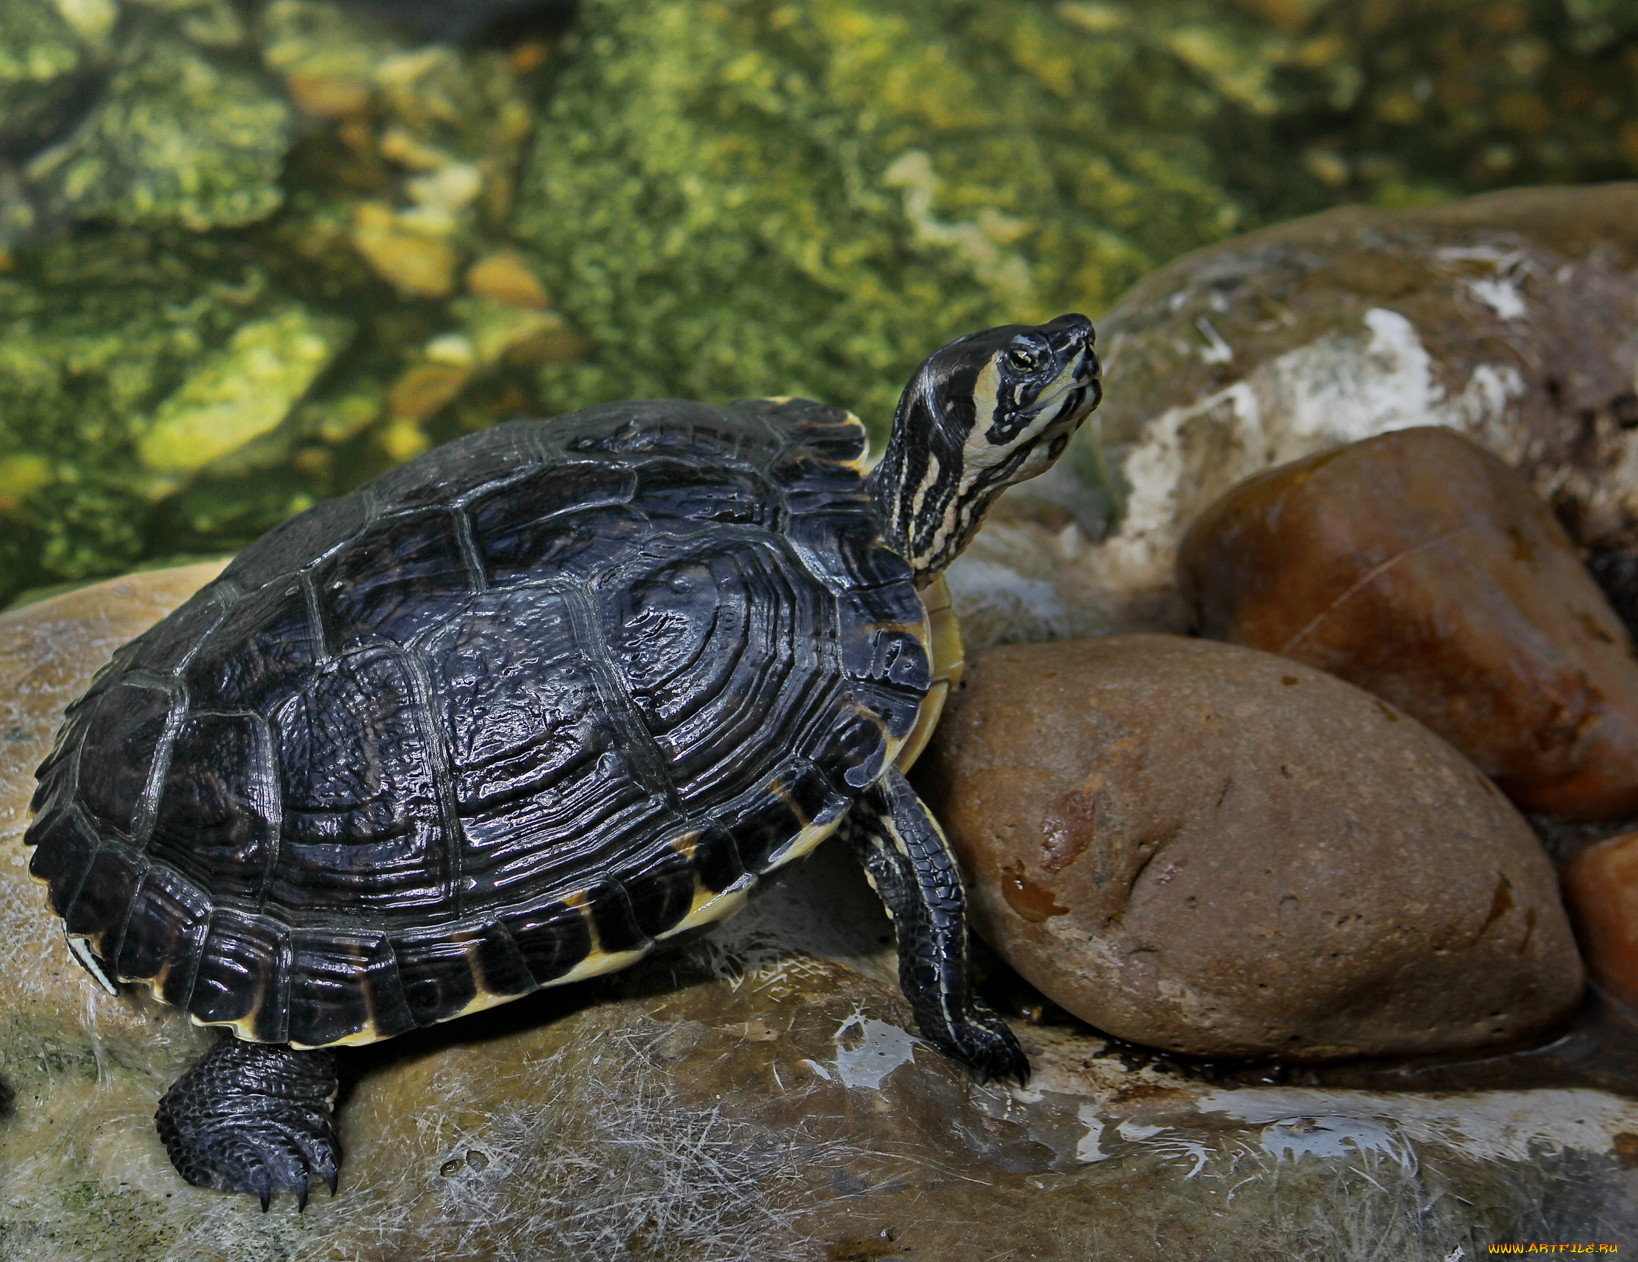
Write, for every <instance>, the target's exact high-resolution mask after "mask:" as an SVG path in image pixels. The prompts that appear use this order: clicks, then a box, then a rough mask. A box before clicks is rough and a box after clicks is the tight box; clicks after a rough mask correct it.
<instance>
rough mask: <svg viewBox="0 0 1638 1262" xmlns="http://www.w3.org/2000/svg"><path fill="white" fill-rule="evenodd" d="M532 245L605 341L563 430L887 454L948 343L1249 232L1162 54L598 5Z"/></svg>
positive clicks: (883, 13)
mask: <svg viewBox="0 0 1638 1262" xmlns="http://www.w3.org/2000/svg"><path fill="white" fill-rule="evenodd" d="M582 22H583V27H582V30H581V33H580V35H579V36H578V41H579V42H578V44H577V46H576V49H575V51H574V53H573V55H572V57H571V59H570V61H569V64H568V66H567V69H566V70H565V71H564V74H563V76H562V78H561V80H560V81H559V83H558V84H557V86H556V91H555V93H554V96H553V98H552V100H551V101H550V102H549V104H548V105H547V107H546V110H545V114H544V119H543V124H542V128H541V132H540V134H539V137H538V141H537V146H536V150H535V159H534V163H533V165H532V168H531V170H530V172H529V174H528V176H527V177H526V181H527V182H526V185H525V199H526V200H525V202H524V205H523V206H522V207H521V208H520V212H519V216H518V228H519V230H520V232H521V233H522V234H523V235H525V236H526V237H527V239H529V240H530V241H531V242H532V243H533V245H534V246H535V247H536V249H537V251H538V257H539V259H540V261H541V268H542V272H543V276H544V278H545V279H546V281H547V284H548V287H549V288H551V290H552V291H553V292H554V293H556V294H559V295H560V296H561V300H562V303H563V305H564V307H565V310H566V311H567V312H568V314H569V315H570V316H571V317H572V318H573V319H574V320H575V322H576V323H577V324H578V325H579V327H580V328H581V329H583V330H584V331H585V332H587V333H588V334H590V336H591V339H592V341H593V343H594V349H593V353H592V356H591V358H590V359H589V361H588V362H586V363H583V364H575V363H569V364H553V365H549V366H548V367H546V368H545V369H543V371H542V374H541V382H540V389H541V393H542V395H543V396H544V398H545V401H546V402H547V403H548V405H549V406H550V407H553V408H558V407H570V406H576V405H580V404H584V403H586V402H591V401H594V400H597V399H601V398H612V397H620V396H630V395H650V394H661V395H681V396H685V397H700V398H707V399H718V398H722V397H724V396H731V395H736V394H748V393H802V394H810V395H814V396H816V397H820V398H825V399H829V400H834V401H837V402H842V403H846V404H847V405H849V406H851V407H853V408H855V410H858V411H860V412H861V414H862V415H865V416H866V418H867V419H868V420H870V421H871V422H872V423H873V424H874V425H875V427H876V430H877V433H878V434H879V433H880V432H881V431H882V427H883V426H884V425H885V423H886V420H887V419H888V418H889V417H890V416H891V414H892V408H893V403H894V401H895V399H896V396H897V392H898V389H899V387H900V386H901V385H902V382H903V380H904V378H905V377H906V376H907V375H908V373H909V371H910V370H911V369H912V368H913V367H914V366H915V364H916V363H917V362H918V361H919V360H920V359H921V358H923V357H924V356H925V355H926V354H928V353H929V352H930V351H931V350H932V349H933V348H935V347H936V346H938V345H939V344H940V343H942V342H943V341H946V340H948V339H949V338H950V337H952V336H955V335H957V334H959V333H962V332H965V331H968V330H970V329H973V328H977V327H982V326H984V325H987V324H994V323H999V322H1002V321H1005V320H1010V319H1038V318H1044V317H1047V316H1050V315H1053V314H1056V313H1057V312H1058V311H1060V310H1063V309H1068V308H1076V309H1079V308H1085V307H1091V308H1097V307H1100V306H1102V305H1104V304H1105V303H1107V302H1108V301H1110V300H1111V299H1112V298H1113V297H1114V295H1115V294H1116V293H1118V292H1119V291H1120V290H1121V289H1122V288H1124V287H1125V286H1126V285H1127V284H1129V283H1131V282H1132V281H1133V280H1135V279H1136V278H1137V277H1138V276H1139V275H1141V274H1142V273H1143V272H1144V271H1145V270H1147V269H1148V268H1149V267H1151V266H1153V265H1154V264H1155V263H1156V262H1157V261H1159V260H1160V259H1163V258H1167V257H1170V256H1171V255H1173V254H1176V253H1178V252H1179V251H1182V250H1186V249H1189V248H1191V247H1193V246H1196V245H1199V244H1202V243H1203V242H1205V241H1208V240H1213V239H1216V238H1217V237H1219V236H1221V235H1224V234H1226V233H1227V232H1229V231H1231V230H1232V229H1233V228H1235V227H1236V226H1238V225H1239V224H1240V223H1241V216H1240V211H1239V208H1238V206H1237V204H1236V202H1235V200H1234V199H1233V197H1232V196H1231V195H1229V194H1228V193H1226V192H1225V191H1224V190H1223V189H1222V188H1221V187H1220V182H1219V181H1218V180H1217V179H1216V178H1215V176H1216V173H1215V171H1214V169H1213V162H1212V156H1211V152H1210V147H1209V144H1208V141H1207V139H1206V133H1209V132H1210V131H1212V130H1213V128H1214V124H1213V123H1212V121H1211V120H1212V119H1213V118H1214V117H1215V116H1216V114H1217V113H1218V112H1219V110H1220V109H1221V108H1222V106H1223V102H1222V100H1221V99H1220V98H1219V97H1217V96H1216V95H1214V94H1212V93H1210V92H1207V91H1202V90H1199V89H1197V88H1195V87H1194V86H1193V85H1191V84H1188V83H1179V82H1178V80H1177V76H1176V75H1175V74H1174V75H1171V76H1169V77H1168V75H1167V74H1166V73H1165V72H1166V69H1167V63H1168V55H1167V54H1166V53H1165V52H1164V50H1161V49H1157V48H1154V47H1151V46H1148V45H1138V46H1131V45H1121V44H1115V43H1113V42H1110V41H1107V40H1102V39H1099V38H1097V37H1094V36H1092V35H1090V34H1088V33H1087V32H1085V31H1083V30H1081V29H1079V28H1078V27H1076V26H1075V25H1074V24H1073V23H1071V22H1067V21H1065V20H1064V19H1063V18H1062V17H1061V16H1059V15H1058V14H1057V13H1056V12H1055V11H1054V10H1053V9H1051V8H1047V7H1044V6H1038V5H1025V6H1020V5H1015V4H1004V3H1000V2H999V0H966V2H964V3H952V4H949V5H945V6H941V7H940V8H939V10H938V11H936V12H934V11H931V10H928V9H926V8H925V6H921V5H918V4H915V3H912V2H910V0H846V2H843V3H837V4H829V5H824V6H806V5H798V4H787V3H771V2H766V0H739V2H734V3H718V4H709V5H695V4H689V3H684V2H683V0H640V2H638V3H631V4H619V5H616V4H612V3H590V4H587V5H586V6H585V9H584V10H583V13H582Z"/></svg>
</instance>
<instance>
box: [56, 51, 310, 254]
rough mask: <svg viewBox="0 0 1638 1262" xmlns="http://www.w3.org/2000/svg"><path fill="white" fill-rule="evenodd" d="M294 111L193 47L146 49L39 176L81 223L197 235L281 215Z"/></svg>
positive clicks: (255, 81)
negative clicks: (282, 174)
mask: <svg viewBox="0 0 1638 1262" xmlns="http://www.w3.org/2000/svg"><path fill="white" fill-rule="evenodd" d="M290 119H291V115H290V107H289V106H288V105H287V104H286V103H285V102H284V101H283V100H282V99H281V98H280V97H279V96H277V95H276V94H274V93H273V92H272V91H271V90H270V89H269V87H268V86H267V85H266V84H265V83H263V82H262V80H261V79H260V78H259V77H258V76H256V75H254V74H251V73H249V72H248V71H246V70H244V69H242V68H240V67H238V66H236V65H234V64H232V63H230V62H227V61H224V60H219V59H216V58H214V57H212V56H210V55H209V54H207V53H206V52H204V51H203V50H201V49H198V48H195V47H193V46H191V45H189V44H187V43H185V42H183V41H180V40H175V39H169V38H164V37H155V38H154V39H152V40H151V41H142V42H140V43H139V45H138V46H137V47H136V48H135V49H134V50H133V51H132V52H131V53H130V54H128V57H127V60H126V61H125V63H124V64H123V65H122V66H120V67H119V69H118V70H116V71H115V72H114V74H113V76H112V78H111V79H110V81H109V83H108V85H107V89H106V95H105V99H104V101H103V103H102V105H101V106H100V107H99V108H97V109H96V110H95V111H94V113H93V115H92V117H91V118H90V119H89V120H88V121H87V123H86V124H85V125H84V126H83V127H82V128H80V129H79V130H78V131H77V132H76V133H75V135H74V136H73V137H72V138H71V139H70V140H68V141H65V142H64V143H63V144H62V145H61V146H59V147H57V148H55V149H51V150H48V151H46V152H45V153H43V154H41V155H40V156H39V157H38V158H36V159H35V160H34V162H33V163H32V164H31V166H30V168H29V172H28V173H29V175H30V177H31V178H32V179H33V180H34V182H35V183H36V184H37V185H39V186H40V187H41V188H42V189H43V190H44V192H45V198H46V200H47V202H48V203H50V204H53V205H56V206H59V207H62V208H64V209H66V210H69V211H71V212H72V213H73V214H74V216H75V217H78V218H98V219H104V218H105V219H109V220H112V221H113V222H115V223H118V224H123V225H127V226H132V227H153V226H160V225H166V224H173V223H175V224H181V225H182V226H184V227H186V228H190V229H193V230H195V231H203V230H206V229H209V228H214V227H219V226H224V225H239V224H247V223H252V222H254V221H256V220H258V219H262V218H265V217H266V216H267V215H269V214H271V213H272V212H273V211H274V210H276V209H277V208H278V206H279V203H280V201H281V200H282V197H283V194H282V190H281V188H280V185H279V167H280V164H281V162H282V161H283V158H284V153H285V149H286V147H287V144H288V136H287V132H288V129H289V125H290Z"/></svg>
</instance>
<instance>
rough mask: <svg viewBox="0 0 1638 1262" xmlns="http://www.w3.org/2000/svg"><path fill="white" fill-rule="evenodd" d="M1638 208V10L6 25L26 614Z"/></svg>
mask: <svg viewBox="0 0 1638 1262" xmlns="http://www.w3.org/2000/svg"><path fill="white" fill-rule="evenodd" d="M1634 174H1638V5H1634V4H1632V3H1630V0H1414V2H1412V0H939V3H935V4H929V3H927V0H824V2H823V3H816V2H813V0H803V2H800V3H798V2H794V0H793V2H790V3H786V2H782V0H621V2H620V3H615V2H614V0H584V2H583V3H581V4H579V5H578V6H576V5H571V4H568V3H564V2H562V0H555V2H540V0H535V2H532V3H531V2H529V0H462V2H461V3H435V2H433V0H368V2H366V0H349V2H341V0H263V2H250V0H0V606H4V605H5V604H7V603H12V602H15V601H17V600H19V599H26V598H28V597H29V596H31V595H37V594H40V593H41V592H43V591H47V590H51V589H53V588H55V587H58V586H60V585H63V584H70V583H77V582H81V581H84V580H87V579H91V578H96V577H101V576H104V575H109V574H114V573H118V572H121V571H125V570H128V569H131V568H133V567H137V566H142V565H149V564H156V563H163V562H170V561H173V560H176V559H180V558H185V557H190V556H201V555H214V554H220V553H222V552H226V551H231V550H233V549H235V548H237V547H239V546H241V545H242V544H244V543H245V542H247V541H248V540H250V539H252V538H254V537H255V536H256V535H258V534H260V533H261V532H262V531H264V530H266V529H267V528H268V527H270V526H272V525H273V524H274V523H276V522H277V521H279V520H281V519H283V518H284V517H286V516H288V515H290V514H291V513H294V512H296V511H299V510H300V509H302V508H305V507H306V506H308V505H310V504H312V503H313V502H315V501H316V500H318V499H322V498H324V497H326V496H330V495H334V494H336V493H338V492H341V491H344V490H346V489H348V488H349V487H351V486H353V485H356V484H357V483H358V482H360V481H362V480H364V479H365V478H367V477H369V476H371V475H372V474H374V473H377V472H379V471H380V470H381V469H383V468H385V467H388V466H390V465H391V464H394V463H397V462H399V461H402V460H405V459H407V458H410V457H412V456H414V455H416V454H418V453H419V452H421V451H423V450H425V449H426V448H427V447H429V446H430V445H432V444H435V443H438V442H441V441H444V440H447V439H449V438H451V437H454V436H456V435H459V434H461V433H463V432H467V431H470V430H474V429H478V428H481V427H483V426H486V425H489V424H492V423H494V422H496V421H498V420H503V419H507V418H511V417H515V416H520V415H538V416H545V415H551V414H553V413H556V412H561V411H566V410H569V409H572V408H576V407H580V406H584V405H586V404H589V403H593V402H597V401H600V400H604V399H610V398H621V397H639V396H656V395H680V396H690V397H697V398H702V399H706V400H712V401H720V400H724V399H728V398H733V397H737V396H743V395H748V394H759V393H778V394H806V395H810V396H813V397H817V398H821V399H825V400H827V401H831V402H836V403H840V404H843V405H845V406H848V407H850V408H852V409H853V410H854V411H856V412H858V413H859V414H860V415H861V416H863V417H864V418H865V419H866V421H867V422H868V423H869V424H870V425H871V427H872V429H873V432H875V433H876V434H877V435H878V436H879V435H880V434H881V433H882V432H883V431H884V429H885V426H886V424H887V422H888V421H889V420H890V419H891V409H892V407H893V403H894V401H895V399H896V397H897V394H898V391H899V389H900V387H901V386H902V384H903V381H904V379H905V378H906V376H907V375H908V373H909V372H910V370H911V369H912V368H913V367H914V366H915V364H916V363H918V362H919V361H920V359H921V358H922V357H923V356H924V355H925V354H927V353H928V352H929V351H930V350H931V349H932V348H933V347H935V346H937V345H939V344H940V343H942V342H943V341H945V340H948V339H949V338H951V337H953V336H956V335H958V334H960V333H963V332H966V331H969V330H971V329H974V328H978V327H982V326H985V325H989V324H995V323H1002V322H1007V321H1012V320H1035V319H1041V318H1046V317H1050V316H1051V315H1054V314H1057V313H1058V312H1060V311H1064V310H1084V311H1087V312H1088V313H1089V314H1091V315H1093V316H1094V318H1096V317H1097V316H1098V315H1099V314H1100V313H1101V312H1103V311H1104V310H1105V309H1107V308H1108V307H1109V306H1110V304H1111V303H1112V302H1113V301H1114V300H1115V299H1116V298H1117V297H1118V296H1119V295H1120V294H1121V292H1122V291H1123V290H1125V289H1126V288H1127V287H1128V286H1130V285H1131V284H1132V283H1133V282H1135V281H1137V280H1138V279H1139V278H1140V277H1142V276H1144V275H1145V274H1146V273H1148V272H1150V271H1152V270H1153V269H1154V268H1155V267H1157V266H1158V265H1160V264H1162V263H1164V262H1166V261H1168V260H1170V259H1172V258H1174V257H1176V256H1178V255H1181V254H1184V253H1186V252H1188V251H1190V250H1193V249H1196V248H1198V247H1201V246H1204V245H1208V244H1210V243H1213V242H1216V241H1219V240H1222V239H1224V238H1226V237H1229V236H1232V235H1234V234H1237V233H1241V232H1245V231H1247V230H1250V229H1254V228H1257V227H1259V226H1262V225H1267V224H1271V223H1276V222H1279V221H1282V220H1285V219H1289V218H1291V217H1293V216H1297V215H1302V214H1305V213H1308V212H1311V211H1314V210H1318V209H1321V208H1324V207H1327V206H1332V205H1336V204H1340V203H1346V202H1365V203H1371V204H1375V205H1378V206H1385V207H1412V206H1424V205H1430V204H1434V203H1438V202H1441V201H1444V200H1448V199H1453V198H1458V197H1461V196H1464V195H1467V194H1471V193H1475V192H1479V191H1483V190H1487V189H1494V188H1499V187H1505V186H1514V185H1521V184H1563V183H1572V182H1583V181H1595V180H1609V179H1619V178H1627V177H1631V176H1633V175H1634ZM1387 283H1390V284H1391V278H1387Z"/></svg>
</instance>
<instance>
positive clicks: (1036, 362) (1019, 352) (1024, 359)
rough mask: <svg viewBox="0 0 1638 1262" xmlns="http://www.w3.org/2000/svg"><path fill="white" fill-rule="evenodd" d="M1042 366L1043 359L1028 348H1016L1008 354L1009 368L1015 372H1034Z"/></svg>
mask: <svg viewBox="0 0 1638 1262" xmlns="http://www.w3.org/2000/svg"><path fill="white" fill-rule="evenodd" d="M1040 366H1041V357H1040V356H1039V355H1037V354H1036V353H1035V352H1034V351H1032V350H1031V349H1030V348H1029V347H1027V346H1014V347H1013V348H1012V349H1011V350H1009V351H1008V352H1007V367H1008V368H1010V369H1012V370H1013V371H1014V372H1034V371H1035V370H1036V369H1037V368H1039V367H1040Z"/></svg>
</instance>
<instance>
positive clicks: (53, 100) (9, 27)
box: [0, 0, 92, 153]
mask: <svg viewBox="0 0 1638 1262" xmlns="http://www.w3.org/2000/svg"><path fill="white" fill-rule="evenodd" d="M91 61H92V57H91V55H90V50H89V49H88V48H87V46H86V44H85V41H84V40H83V39H81V37H80V35H79V33H78V32H76V31H75V30H74V28H73V26H71V25H70V24H69V22H68V21H67V20H66V19H65V18H64V17H63V15H62V14H61V13H60V12H59V11H58V10H57V8H56V7H54V6H53V5H51V4H49V3H47V2H46V0H10V2H9V3H7V4H5V5H0V153H3V152H4V151H6V150H8V149H21V148H26V147H28V146H29V145H30V144H31V143H38V142H40V141H42V140H43V139H44V138H45V137H47V136H48V135H50V133H51V132H52V130H53V129H54V128H55V127H56V126H57V125H58V124H59V123H60V122H61V120H62V118H63V116H64V113H65V111H66V110H67V109H68V107H69V105H70V102H71V100H72V97H73V94H74V93H75V91H76V90H77V89H78V88H80V87H81V86H82V80H83V76H84V75H85V74H86V72H87V70H88V69H89V66H90V64H91Z"/></svg>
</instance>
